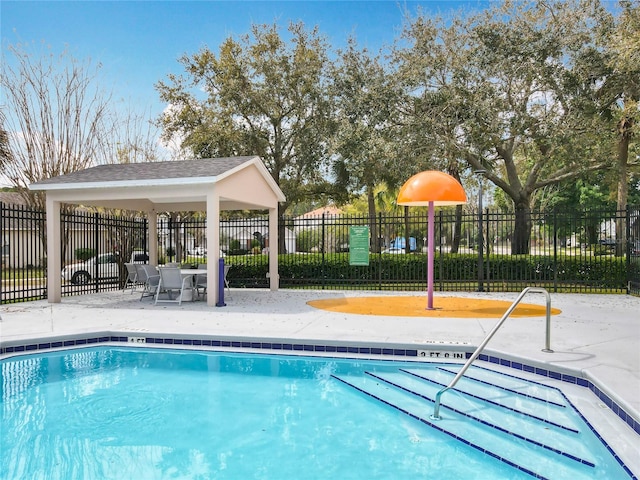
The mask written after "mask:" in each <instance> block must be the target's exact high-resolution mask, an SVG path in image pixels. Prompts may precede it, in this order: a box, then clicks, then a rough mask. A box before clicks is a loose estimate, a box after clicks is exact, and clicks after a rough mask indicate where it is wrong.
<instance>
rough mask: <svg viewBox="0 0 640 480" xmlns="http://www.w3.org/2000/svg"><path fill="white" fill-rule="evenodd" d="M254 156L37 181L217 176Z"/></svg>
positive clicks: (102, 168)
mask: <svg viewBox="0 0 640 480" xmlns="http://www.w3.org/2000/svg"><path fill="white" fill-rule="evenodd" d="M252 158H255V156H245V157H223V158H204V159H195V160H179V161H169V162H146V163H128V164H120V163H119V164H110V165H98V166H96V167H92V168H87V169H86V170H81V171H78V172H73V173H69V174H67V175H61V176H59V177H53V178H48V179H45V180H40V181H39V182H36V183H34V185H47V184H62V183H64V184H74V183H94V182H97V183H100V182H118V181H131V180H155V179H163V178H198V177H217V176H219V175H222V174H223V173H225V172H227V171H229V170H232V169H233V168H235V167H237V166H239V165H242V164H243V163H245V162H247V161H248V160H251V159H252Z"/></svg>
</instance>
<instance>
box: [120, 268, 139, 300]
mask: <svg viewBox="0 0 640 480" xmlns="http://www.w3.org/2000/svg"><path fill="white" fill-rule="evenodd" d="M124 266H125V267H126V268H127V279H126V280H125V282H124V287H122V291H123V292H124V291H125V290H126V289H127V288H130V289H131V293H132V294H133V292H134V291H135V290H136V288H137V287H138V272H137V270H136V266H135V265H134V264H133V263H125V264H124Z"/></svg>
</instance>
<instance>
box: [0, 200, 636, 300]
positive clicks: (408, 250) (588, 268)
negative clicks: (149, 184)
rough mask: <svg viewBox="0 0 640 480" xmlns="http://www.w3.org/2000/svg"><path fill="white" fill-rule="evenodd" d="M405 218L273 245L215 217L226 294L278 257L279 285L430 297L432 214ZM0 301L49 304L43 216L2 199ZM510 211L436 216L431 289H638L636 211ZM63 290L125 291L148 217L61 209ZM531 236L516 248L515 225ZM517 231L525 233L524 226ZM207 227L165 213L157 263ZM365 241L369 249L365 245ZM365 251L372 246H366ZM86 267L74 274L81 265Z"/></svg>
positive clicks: (254, 228)
mask: <svg viewBox="0 0 640 480" xmlns="http://www.w3.org/2000/svg"><path fill="white" fill-rule="evenodd" d="M405 213H406V214H405V215H400V216H389V215H378V216H377V217H375V218H373V219H371V218H368V217H366V216H348V215H340V216H331V215H323V216H319V217H305V216H302V217H296V218H285V219H284V220H283V221H282V222H280V225H279V239H280V242H279V243H280V244H279V245H278V246H275V245H270V244H269V232H268V219H267V218H266V216H257V217H253V218H237V219H222V220H221V222H220V243H221V250H222V253H223V255H224V259H225V262H226V263H228V264H230V265H232V269H231V271H230V273H229V280H230V283H231V286H232V287H236V288H241V287H252V288H267V287H268V285H269V282H268V278H267V271H268V258H269V255H270V254H271V253H272V252H275V251H278V252H279V255H278V264H279V274H280V286H281V287H282V288H313V289H367V290H425V289H426V287H427V285H426V282H427V280H426V278H427V258H428V250H429V248H428V245H427V237H428V235H427V228H428V225H427V223H428V220H427V212H426V209H425V210H424V211H423V210H422V209H413V208H412V209H411V210H407V211H406V212H405ZM0 214H1V222H0V239H1V240H2V245H1V247H2V273H1V278H2V289H1V290H0V303H8V302H14V301H25V300H31V299H40V298H45V297H46V274H45V272H46V229H45V224H46V222H45V215H44V212H41V211H37V210H32V209H29V208H25V207H21V206H15V205H7V204H2V203H0ZM526 220H527V221H525V222H523V224H521V225H517V226H516V223H515V222H516V220H515V217H514V215H512V214H505V213H500V212H495V211H490V210H488V209H487V210H485V211H483V212H482V215H479V214H478V213H477V212H472V213H464V212H462V211H461V210H456V209H454V208H451V209H442V210H438V211H437V212H436V217H435V223H434V230H435V241H434V245H433V249H434V253H435V254H434V266H435V279H434V288H435V289H436V290H439V291H477V290H482V291H519V290H522V289H523V288H525V287H527V286H542V287H545V288H547V289H549V290H550V291H556V292H559V291H562V292H582V293H588V292H611V293H633V294H640V208H638V207H630V208H628V209H626V210H625V211H619V212H615V211H585V212H580V213H562V212H557V211H551V212H532V213H531V215H530V216H529V217H528V218H527V219H526ZM61 221H62V225H63V233H62V250H61V254H62V258H63V264H64V265H65V268H64V270H63V272H61V275H62V276H63V280H64V281H63V295H73V294H81V293H85V292H97V291H103V290H113V289H118V288H120V285H121V282H123V281H124V278H125V275H124V268H123V265H124V262H126V261H129V260H131V259H133V258H134V257H135V259H136V260H140V259H142V260H144V259H145V258H146V257H145V255H146V252H147V251H148V245H149V241H150V239H149V238H148V236H149V234H148V232H149V229H148V225H147V223H146V220H145V219H143V218H136V217H135V216H129V217H126V216H118V217H112V216H105V215H102V214H98V213H82V212H65V213H63V214H62V218H61ZM517 228H518V229H524V231H525V232H526V235H525V238H528V239H529V241H528V243H527V244H525V245H523V244H522V243H521V242H519V243H518V244H516V242H514V241H513V239H514V238H522V235H520V234H515V233H516V229H517ZM521 232H522V230H521ZM205 233H206V228H205V220H204V219H202V218H192V217H188V218H186V219H185V218H180V217H179V216H175V217H171V218H169V217H167V218H164V217H161V218H160V219H159V220H158V238H157V242H158V251H159V263H165V262H176V261H178V262H181V263H183V264H197V263H204V262H206V256H207V241H206V236H205ZM363 235H364V236H365V238H364V242H365V245H364V248H362V247H363V244H362V241H363ZM367 244H368V245H367ZM79 264H80V265H81V268H80V267H78V265H79Z"/></svg>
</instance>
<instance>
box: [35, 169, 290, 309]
mask: <svg viewBox="0 0 640 480" xmlns="http://www.w3.org/2000/svg"><path fill="white" fill-rule="evenodd" d="M29 188H30V189H31V190H34V191H43V192H45V193H46V210H47V213H46V214H47V239H48V241H47V284H48V288H47V299H48V301H49V302H50V303H60V301H61V297H62V295H61V294H62V279H61V276H60V271H61V269H62V260H61V257H60V250H61V249H60V242H61V230H60V228H61V223H60V206H61V204H63V203H67V204H77V205H85V206H95V207H104V208H118V209H125V210H136V211H141V212H144V213H145V214H146V215H147V218H148V221H149V237H150V238H152V239H153V238H157V233H158V232H157V215H158V213H159V212H171V211H174V212H175V211H204V212H206V214H207V226H206V235H207V241H208V246H209V253H210V255H209V262H208V263H207V291H208V292H215V294H210V295H208V296H207V303H208V305H210V306H213V305H215V304H216V303H217V302H218V298H217V297H218V292H219V288H218V287H219V281H220V279H219V278H218V275H217V273H218V268H217V266H218V261H219V256H220V230H219V223H220V211H222V210H268V212H269V235H270V238H269V244H270V245H273V246H277V245H278V204H279V203H280V202H283V201H285V196H284V194H283V193H282V190H280V188H279V187H278V185H277V184H276V182H275V180H274V179H273V178H272V177H271V174H270V173H269V171H268V170H267V168H266V167H265V165H264V163H263V162H262V160H261V159H260V157H257V156H243V157H225V158H209V159H196V160H181V161H170V162H150V163H128V164H113V165H99V166H96V167H92V168H88V169H86V170H81V171H78V172H73V173H70V174H67V175H61V176H58V177H53V178H49V179H46V180H41V181H39V182H36V183H33V184H31V185H30V187H29ZM149 243H150V245H149V259H150V261H151V262H152V263H155V264H157V261H158V246H157V243H156V242H153V241H152V242H149ZM272 252H273V254H271V255H269V282H270V283H269V286H270V288H271V290H277V289H278V256H277V254H276V253H277V252H276V251H275V248H274V249H272Z"/></svg>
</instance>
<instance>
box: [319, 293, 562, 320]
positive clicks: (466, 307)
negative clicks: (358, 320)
mask: <svg viewBox="0 0 640 480" xmlns="http://www.w3.org/2000/svg"><path fill="white" fill-rule="evenodd" d="M307 304H308V305H310V306H312V307H315V308H319V309H322V310H328V311H331V312H341V313H354V314H357V315H387V316H393V317H440V318H500V317H502V315H504V313H505V312H506V311H507V309H508V308H509V307H510V306H511V304H512V302H509V301H505V300H485V299H475V298H462V297H441V298H435V299H434V301H433V307H434V309H433V310H428V309H427V298H426V297H424V296H421V297H418V296H388V297H387V296H380V297H350V298H345V297H340V298H327V299H322V300H311V301H309V302H307ZM546 312H547V308H546V306H544V305H531V304H527V303H520V304H519V305H518V306H517V307H516V308H515V309H514V310H513V312H512V313H511V315H510V316H511V317H544V316H546ZM559 313H561V310H559V309H557V308H552V309H551V315H558V314H559Z"/></svg>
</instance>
